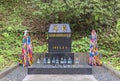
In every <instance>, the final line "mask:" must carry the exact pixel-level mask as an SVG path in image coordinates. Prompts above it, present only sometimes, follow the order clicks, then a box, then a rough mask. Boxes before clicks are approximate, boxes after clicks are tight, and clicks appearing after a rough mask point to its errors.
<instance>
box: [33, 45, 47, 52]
mask: <svg viewBox="0 0 120 81" xmlns="http://www.w3.org/2000/svg"><path fill="white" fill-rule="evenodd" d="M47 51H48V46H47V45H42V46H34V47H33V52H34V53H45V52H47Z"/></svg>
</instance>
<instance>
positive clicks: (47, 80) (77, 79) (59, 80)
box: [23, 75, 97, 81]
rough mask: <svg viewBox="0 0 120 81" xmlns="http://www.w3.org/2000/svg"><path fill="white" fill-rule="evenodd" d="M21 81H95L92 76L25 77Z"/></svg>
mask: <svg viewBox="0 0 120 81" xmlns="http://www.w3.org/2000/svg"><path fill="white" fill-rule="evenodd" d="M23 81H97V80H96V79H95V77H94V76H93V75H27V76H26V77H25V78H24V79H23Z"/></svg>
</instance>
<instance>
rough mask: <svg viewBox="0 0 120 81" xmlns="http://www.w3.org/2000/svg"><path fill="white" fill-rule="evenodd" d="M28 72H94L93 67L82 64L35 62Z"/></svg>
mask: <svg viewBox="0 0 120 81" xmlns="http://www.w3.org/2000/svg"><path fill="white" fill-rule="evenodd" d="M28 74H29V75H30V74H92V67H91V66H89V65H87V64H80V65H77V64H76V65H75V64H74V65H44V64H33V65H32V66H30V67H28Z"/></svg>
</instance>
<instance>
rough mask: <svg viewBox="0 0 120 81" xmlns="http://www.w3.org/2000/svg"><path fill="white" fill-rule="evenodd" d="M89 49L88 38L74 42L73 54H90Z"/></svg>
mask: <svg viewBox="0 0 120 81" xmlns="http://www.w3.org/2000/svg"><path fill="white" fill-rule="evenodd" d="M89 47H90V46H89V38H87V37H83V38H81V39H78V40H74V41H73V42H72V52H74V53H80V52H89Z"/></svg>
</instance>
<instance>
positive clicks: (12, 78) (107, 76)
mask: <svg viewBox="0 0 120 81" xmlns="http://www.w3.org/2000/svg"><path fill="white" fill-rule="evenodd" d="M26 75H27V68H23V67H18V68H16V69H15V70H14V71H12V72H11V73H9V74H8V75H6V76H5V77H4V78H2V79H0V81H22V80H23V79H24V77H25V76H26ZM93 75H94V77H95V78H96V79H97V81H120V79H119V78H118V77H116V76H115V75H114V74H112V73H111V72H109V71H108V70H106V69H105V68H103V67H93Z"/></svg>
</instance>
